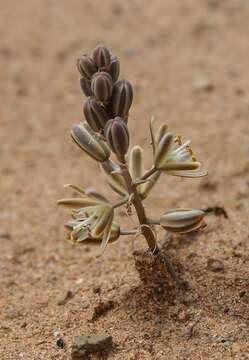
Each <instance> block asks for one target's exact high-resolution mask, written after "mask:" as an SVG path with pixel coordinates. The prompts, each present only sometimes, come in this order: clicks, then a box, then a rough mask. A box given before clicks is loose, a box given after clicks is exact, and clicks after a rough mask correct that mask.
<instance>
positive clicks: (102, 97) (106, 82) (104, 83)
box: [91, 71, 113, 103]
mask: <svg viewBox="0 0 249 360" xmlns="http://www.w3.org/2000/svg"><path fill="white" fill-rule="evenodd" d="M91 89H92V92H93V94H94V96H95V97H96V99H97V100H99V101H102V102H103V103H105V102H107V100H108V99H109V98H110V97H111V95H112V90H113V81H112V77H111V75H110V74H108V73H107V72H105V71H100V72H97V73H96V74H94V75H93V77H92V82H91Z"/></svg>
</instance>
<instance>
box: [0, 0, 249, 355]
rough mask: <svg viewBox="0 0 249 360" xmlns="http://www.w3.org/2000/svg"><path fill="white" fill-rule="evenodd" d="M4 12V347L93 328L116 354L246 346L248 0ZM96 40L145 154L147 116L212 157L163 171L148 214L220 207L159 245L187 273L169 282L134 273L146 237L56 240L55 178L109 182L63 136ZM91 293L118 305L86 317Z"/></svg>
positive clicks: (0, 344)
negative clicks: (190, 173) (179, 288)
mask: <svg viewBox="0 0 249 360" xmlns="http://www.w3.org/2000/svg"><path fill="white" fill-rule="evenodd" d="M0 14H1V15H0V34H1V44H0V65H1V66H0V79H1V81H0V98H1V109H0V174H1V177H0V192H1V197H0V205H1V207H0V209H1V210H0V253H1V255H0V258H1V260H0V269H1V270H0V283H1V284H0V287H1V291H0V309H1V311H0V334H1V340H0V358H1V359H2V360H18V359H24V360H29V359H32V360H50V359H54V360H66V359H70V358H71V356H70V352H71V346H72V343H73V339H74V337H75V336H77V335H81V334H83V333H86V332H93V333H97V334H110V335H112V337H113V342H114V344H115V346H114V349H113V351H112V352H110V354H109V358H110V359H117V360H119V359H127V360H131V359H133V360H135V359H139V360H140V359H142V360H143V359H145V360H146V359H155V360H157V359H169V360H174V359H181V360H183V359H191V360H197V359H198V360H199V359H239V360H241V359H248V358H249V355H248V350H249V345H248V336H249V331H248V323H249V280H248V275H249V266H248V265H249V249H248V244H249V230H248V216H249V202H248V196H249V157H248V154H249V142H248V135H249V72H248V56H249V46H248V35H249V22H248V17H249V3H248V2H246V1H243V0H236V1H235V0H226V1H216V0H206V1H194V0H189V1H174V0H168V1H163V0H156V1H151V2H149V1H145V0H143V1H142V0H136V1H135V0H132V1H113V0H105V1H99V0H95V1H87V0H84V1H82V0H81V1H80V0H73V1H65V0H61V1H56V0H50V1H49V0H35V1H29V0H26V1H15V0H9V1H3V0H2V1H1V2H0ZM100 42H101V43H105V44H106V45H108V46H109V47H110V48H111V49H112V50H113V52H115V53H116V54H117V55H118V56H119V58H120V61H121V77H124V78H127V79H129V80H130V81H131V82H132V84H133V86H134V89H135V90H134V92H135V98H134V104H133V107H132V110H131V114H130V119H129V127H130V133H131V137H132V144H139V145H141V146H143V147H144V149H145V151H146V154H147V159H146V164H147V166H148V167H149V166H150V164H151V157H150V152H151V149H150V145H149V130H148V122H149V118H150V116H151V115H154V116H155V117H156V119H157V121H158V123H162V122H167V123H168V124H169V126H170V129H171V131H172V132H173V133H176V134H182V135H183V136H184V138H185V139H186V138H187V139H189V138H190V139H191V140H192V144H193V148H194V151H195V153H196V154H197V156H198V159H200V161H201V162H203V164H204V165H205V168H207V169H208V170H209V176H208V178H206V179H202V180H190V179H179V178H172V177H167V176H164V177H162V179H161V180H160V182H159V183H158V186H157V188H156V189H154V191H153V192H152V193H151V196H150V198H149V200H147V201H146V209H147V212H148V214H149V215H151V216H152V215H153V216H155V217H156V216H157V215H159V214H160V213H162V212H163V211H165V210H167V209H170V208H175V207H193V208H206V207H213V206H220V207H223V208H224V209H225V210H226V211H227V213H228V216H229V218H228V219H225V218H224V217H223V216H214V215H210V216H208V218H207V228H206V229H205V230H204V231H202V232H201V233H199V234H196V235H192V236H183V237H175V238H174V239H173V241H172V244H171V246H170V248H169V250H168V254H169V255H170V257H171V258H172V260H173V261H174V262H176V263H178V264H180V271H181V275H182V277H183V278H185V279H186V280H188V281H189V283H190V290H188V291H186V292H185V293H182V292H175V293H174V296H173V297H172V296H169V297H167V295H163V296H160V295H157V296H156V295H155V296H154V295H153V294H152V295H151V294H149V293H147V292H146V290H145V289H144V288H143V285H142V284H141V283H140V280H139V276H138V274H137V272H136V269H135V266H134V258H133V255H132V252H133V250H134V249H141V248H144V249H146V243H145V241H144V240H143V238H142V237H137V238H136V239H135V240H134V239H133V238H132V237H126V238H125V237H122V238H121V239H120V241H118V242H117V243H115V244H113V245H110V246H109V247H108V249H107V251H106V252H105V254H104V255H103V256H102V257H101V258H96V256H95V255H96V248H91V247H89V246H87V247H84V246H79V247H76V246H73V245H72V244H71V243H68V242H66V241H65V234H64V229H63V222H64V221H65V220H66V219H67V218H68V212H67V211H64V210H63V209H58V208H57V207H56V200H57V199H58V198H61V197H65V196H69V195H71V194H72V193H71V191H69V190H67V189H64V188H63V184H66V183H74V184H79V185H82V186H90V187H94V188H96V189H98V190H99V191H100V192H102V193H103V194H105V195H108V194H110V193H111V192H110V190H109V189H108V187H107V185H106V183H105V181H104V176H103V175H102V174H100V173H99V170H98V166H96V164H95V163H94V162H93V161H92V160H91V159H88V158H87V156H85V155H84V154H83V153H82V152H81V151H80V150H79V149H77V148H76V146H75V145H74V144H72V143H71V141H70V136H69V132H70V128H71V126H72V125H73V124H74V123H77V122H80V121H82V118H83V115H82V102H83V96H82V93H81V91H80V88H79V82H78V80H79V76H78V73H77V70H76V66H75V61H76V58H77V57H78V56H79V55H80V54H82V53H86V52H90V51H91V50H92V48H93V47H94V46H95V45H96V44H98V43H100ZM114 198H115V196H113V195H111V199H114ZM121 221H122V223H123V224H124V225H127V226H131V225H132V224H133V223H134V222H135V216H134V217H132V219H131V218H127V217H126V216H121ZM162 236H163V233H160V237H162ZM217 263H218V269H217ZM215 264H216V265H215ZM69 290H70V291H71V292H72V295H73V296H72V297H71V298H70V299H68V301H67V302H66V303H65V304H64V305H58V301H59V300H60V299H61V298H63V297H64V296H65V294H67V292H68V291H69ZM99 292H100V293H99ZM69 297H70V296H69ZM100 300H101V301H102V302H106V301H111V302H113V304H114V305H113V306H111V308H110V309H109V311H107V312H106V314H103V315H102V316H100V317H98V318H97V319H95V320H92V317H93V313H94V309H95V308H96V306H98V303H99V301H100ZM59 339H63V341H64V344H65V346H64V348H62V349H61V348H60V347H59V346H58V345H57V341H58V340H59ZM59 344H61V342H59ZM93 358H98V357H97V356H95V357H93Z"/></svg>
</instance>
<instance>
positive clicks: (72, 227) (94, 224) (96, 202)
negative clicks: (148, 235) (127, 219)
mask: <svg viewBox="0 0 249 360" xmlns="http://www.w3.org/2000/svg"><path fill="white" fill-rule="evenodd" d="M69 186H71V187H72V188H73V189H74V190H76V191H78V192H79V193H80V194H81V197H79V198H71V199H62V200H59V201H58V205H61V206H65V207H69V208H73V211H72V218H73V220H71V221H69V222H67V223H66V224H65V227H66V229H67V230H68V231H69V239H70V240H72V241H74V242H77V243H80V242H86V243H91V244H94V243H100V248H101V253H103V251H104V250H105V248H106V246H107V243H108V241H109V240H110V241H114V240H117V238H118V237H119V226H118V225H117V224H115V223H114V222H113V218H114V210H113V207H112V206H111V205H110V204H109V203H107V202H105V201H102V200H100V199H99V197H96V196H94V195H91V194H86V193H85V192H84V190H83V189H81V188H79V187H76V186H72V185H69Z"/></svg>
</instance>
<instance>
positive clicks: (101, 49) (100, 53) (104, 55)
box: [92, 45, 111, 69]
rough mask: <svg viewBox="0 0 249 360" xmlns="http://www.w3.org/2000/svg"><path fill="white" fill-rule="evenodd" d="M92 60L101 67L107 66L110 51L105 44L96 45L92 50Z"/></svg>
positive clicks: (109, 60) (109, 59)
mask: <svg viewBox="0 0 249 360" xmlns="http://www.w3.org/2000/svg"><path fill="white" fill-rule="evenodd" d="M92 57H93V60H94V63H95V65H96V66H97V67H98V68H99V69H101V68H104V67H107V66H108V65H109V64H110V62H111V53H110V51H109V50H108V49H107V47H106V46H103V45H98V46H96V48H95V49H94V50H93V55H92Z"/></svg>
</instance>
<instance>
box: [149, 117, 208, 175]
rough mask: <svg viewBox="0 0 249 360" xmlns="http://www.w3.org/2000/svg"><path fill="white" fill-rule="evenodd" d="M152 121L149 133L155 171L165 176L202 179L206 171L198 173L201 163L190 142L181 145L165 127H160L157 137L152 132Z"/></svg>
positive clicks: (178, 137)
mask: <svg viewBox="0 0 249 360" xmlns="http://www.w3.org/2000/svg"><path fill="white" fill-rule="evenodd" d="M152 125H153V120H152V121H151V125H150V131H151V139H152V147H153V153H154V165H155V168H156V169H157V170H160V171H162V172H166V173H167V174H170V175H174V176H181V177H202V176H205V175H207V171H200V168H201V163H200V162H198V161H197V160H196V158H195V156H194V154H193V151H192V149H191V147H190V140H188V141H186V142H185V143H182V140H181V137H180V136H173V135H172V134H171V133H169V132H168V131H167V126H165V125H162V126H161V128H160V129H159V131H158V134H157V136H156V135H155V134H154V130H153V127H152Z"/></svg>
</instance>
